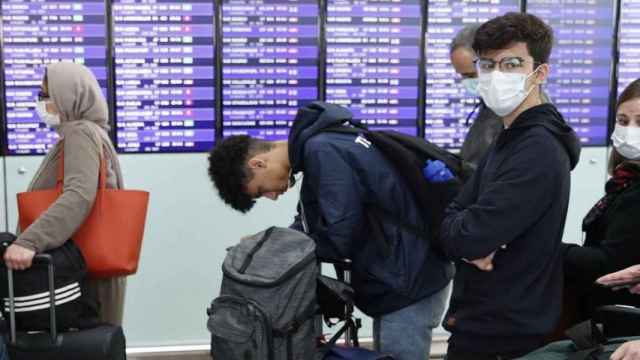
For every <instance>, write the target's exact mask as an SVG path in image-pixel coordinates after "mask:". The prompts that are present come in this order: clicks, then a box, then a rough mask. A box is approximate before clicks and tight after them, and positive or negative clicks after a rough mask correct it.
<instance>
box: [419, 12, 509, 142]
mask: <svg viewBox="0 0 640 360" xmlns="http://www.w3.org/2000/svg"><path fill="white" fill-rule="evenodd" d="M428 7H429V17H428V19H427V34H426V39H427V45H426V46H427V49H426V53H427V61H426V80H427V86H426V101H425V105H426V109H425V137H426V138H427V139H428V140H429V141H431V142H433V143H435V144H437V145H439V146H442V147H444V148H447V149H459V148H460V147H461V146H462V142H463V141H464V138H465V136H466V135H467V132H468V129H469V126H470V125H471V124H472V123H473V119H474V116H469V115H470V113H471V112H472V111H473V108H474V106H475V105H476V104H477V102H478V98H477V97H475V96H472V95H470V94H469V93H467V92H466V90H465V89H464V87H463V86H462V84H461V83H460V80H461V77H460V76H459V75H457V74H456V72H455V70H454V68H453V66H452V65H451V60H450V59H449V46H450V44H451V40H452V39H453V37H454V36H455V35H456V33H457V32H458V31H459V30H461V29H462V28H463V27H464V26H466V25H469V24H480V23H483V22H486V21H487V20H489V19H492V18H494V17H496V16H500V15H502V14H504V13H507V12H510V11H515V12H517V11H519V1H518V0H497V1H490V2H488V1H481V0H472V1H450V0H448V1H438V0H429V2H428ZM467 118H469V124H467Z"/></svg>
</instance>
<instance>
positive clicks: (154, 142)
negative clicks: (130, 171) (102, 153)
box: [112, 0, 215, 152]
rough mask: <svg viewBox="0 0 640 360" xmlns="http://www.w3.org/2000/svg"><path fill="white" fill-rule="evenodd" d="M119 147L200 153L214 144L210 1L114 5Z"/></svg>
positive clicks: (118, 0)
mask: <svg viewBox="0 0 640 360" xmlns="http://www.w3.org/2000/svg"><path fill="white" fill-rule="evenodd" d="M112 6H113V7H112V13H113V23H114V31H113V44H114V53H115V54H114V56H115V60H114V61H115V76H116V78H115V84H116V89H115V93H116V130H117V147H118V150H119V151H123V152H197V151H207V150H209V149H210V148H211V147H212V146H213V144H214V140H215V102H214V101H215V62H214V58H215V56H214V55H215V52H214V37H215V32H214V19H215V13H214V5H213V1H211V0H194V1H180V0H170V1H167V0H155V1H154V0H115V1H114V2H113V5H112Z"/></svg>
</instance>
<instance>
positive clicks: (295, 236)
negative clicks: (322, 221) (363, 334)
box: [207, 227, 319, 360]
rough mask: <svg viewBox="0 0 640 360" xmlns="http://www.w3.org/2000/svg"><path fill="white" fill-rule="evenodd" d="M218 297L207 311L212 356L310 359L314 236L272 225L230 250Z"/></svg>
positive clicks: (223, 358) (245, 359)
mask: <svg viewBox="0 0 640 360" xmlns="http://www.w3.org/2000/svg"><path fill="white" fill-rule="evenodd" d="M222 271H223V273H224V278H223V280H222V287H221V290H220V296H219V297H217V298H216V299H214V300H213V302H212V303H211V307H210V308H209V309H208V310H207V313H208V314H209V320H208V322H207V328H208V329H209V331H210V332H211V355H212V356H213V358H214V359H215V360H303V359H313V358H314V356H315V353H316V346H317V343H316V342H317V340H316V336H317V335H318V334H316V332H315V326H314V315H315V313H316V311H317V307H318V305H317V302H316V282H317V277H318V274H319V267H318V264H317V261H316V256H315V243H314V241H313V239H311V238H310V237H308V236H307V235H305V234H304V233H302V232H299V231H296V230H291V229H287V228H277V227H272V228H269V229H267V230H266V231H263V232H260V233H258V234H256V235H253V236H249V237H246V238H244V239H242V241H240V243H239V244H238V245H236V246H234V247H233V248H231V249H229V251H228V253H227V256H226V258H225V260H224V264H223V266H222Z"/></svg>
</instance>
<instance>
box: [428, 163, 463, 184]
mask: <svg viewBox="0 0 640 360" xmlns="http://www.w3.org/2000/svg"><path fill="white" fill-rule="evenodd" d="M422 174H423V175H424V177H425V179H427V180H428V181H429V182H433V183H440V182H445V181H449V180H452V179H453V178H454V177H455V176H453V173H451V170H449V168H448V167H447V166H446V165H445V164H444V163H443V162H442V161H440V160H427V162H426V163H425V166H424V168H423V169H422Z"/></svg>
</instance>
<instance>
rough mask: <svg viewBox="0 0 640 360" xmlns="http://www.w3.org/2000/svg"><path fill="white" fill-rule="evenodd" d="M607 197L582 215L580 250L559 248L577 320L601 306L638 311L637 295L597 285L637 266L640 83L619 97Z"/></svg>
mask: <svg viewBox="0 0 640 360" xmlns="http://www.w3.org/2000/svg"><path fill="white" fill-rule="evenodd" d="M611 140H612V141H613V149H612V150H611V157H610V159H609V174H610V175H611V176H612V177H611V179H610V180H609V181H608V182H607V184H606V186H605V192H606V194H605V195H604V197H603V198H602V199H600V201H598V202H597V203H596V204H595V205H594V206H593V208H592V209H591V210H590V211H589V213H588V214H587V215H586V216H585V218H584V220H583V223H582V229H583V231H584V232H585V235H586V237H585V242H584V245H583V246H578V245H575V244H563V246H564V269H565V279H566V280H565V281H566V286H567V287H568V289H569V290H570V291H569V293H570V294H573V295H575V296H576V300H575V302H576V305H575V307H574V310H577V314H576V315H577V318H576V319H575V320H576V321H581V320H586V319H588V318H591V316H592V315H593V312H594V310H595V309H596V308H597V307H599V306H602V305H608V304H623V305H632V306H636V307H639V306H640V296H636V295H632V294H630V293H628V292H626V291H612V290H611V289H607V288H604V287H602V286H599V285H596V284H595V283H594V282H595V281H596V279H598V278H599V277H601V276H603V275H605V274H608V273H611V272H615V271H618V270H621V269H624V268H626V267H629V266H631V265H634V264H638V263H640V241H638V240H639V239H638V234H640V222H638V220H637V219H638V215H640V79H638V80H635V81H634V82H632V83H631V84H630V85H629V86H627V88H626V89H625V90H624V91H623V92H622V94H621V95H620V98H619V99H618V105H617V109H616V124H615V129H614V131H613V134H612V136H611Z"/></svg>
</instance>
